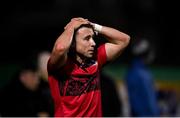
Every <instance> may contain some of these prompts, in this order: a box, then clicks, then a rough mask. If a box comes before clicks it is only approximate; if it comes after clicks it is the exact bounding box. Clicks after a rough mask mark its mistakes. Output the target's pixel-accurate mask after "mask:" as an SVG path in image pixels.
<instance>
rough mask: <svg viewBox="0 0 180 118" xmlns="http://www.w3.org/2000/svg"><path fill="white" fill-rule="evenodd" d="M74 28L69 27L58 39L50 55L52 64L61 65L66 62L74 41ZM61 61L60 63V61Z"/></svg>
mask: <svg viewBox="0 0 180 118" xmlns="http://www.w3.org/2000/svg"><path fill="white" fill-rule="evenodd" d="M73 34H74V29H73V28H72V29H71V28H68V29H65V30H64V32H63V33H62V34H61V35H60V36H59V37H58V39H57V40H56V42H55V44H54V47H53V50H52V54H51V57H50V63H51V65H58V66H61V65H63V63H65V60H66V58H67V52H68V50H69V47H70V45H71V43H72V38H73ZM59 62H60V63H59Z"/></svg>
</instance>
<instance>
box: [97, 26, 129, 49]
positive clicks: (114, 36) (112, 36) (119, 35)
mask: <svg viewBox="0 0 180 118" xmlns="http://www.w3.org/2000/svg"><path fill="white" fill-rule="evenodd" d="M99 33H100V34H102V35H103V36H105V37H106V39H107V40H108V41H109V42H110V43H113V44H116V45H121V46H123V47H126V46H127V45H128V43H129V40H130V36H129V35H127V34H125V33H123V32H121V31H118V30H116V29H114V28H110V27H106V26H102V29H101V31H99Z"/></svg>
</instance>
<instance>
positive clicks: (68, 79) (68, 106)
mask: <svg viewBox="0 0 180 118" xmlns="http://www.w3.org/2000/svg"><path fill="white" fill-rule="evenodd" d="M105 63H106V52H105V45H101V46H100V47H99V48H98V50H97V55H96V58H95V60H90V61H89V62H88V64H89V65H88V64H87V65H86V66H84V67H81V66H82V65H81V64H78V63H77V62H76V61H74V60H71V59H67V63H66V64H65V66H63V67H62V68H61V69H59V70H57V71H56V72H50V70H48V74H49V77H48V80H49V84H50V89H51V94H52V97H53V99H54V103H55V117H59V116H67V117H75V116H81V117H97V116H98V117H100V116H102V106H101V90H100V78H99V71H100V69H101V67H102V65H104V64H105Z"/></svg>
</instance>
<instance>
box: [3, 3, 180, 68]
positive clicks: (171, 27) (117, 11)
mask: <svg viewBox="0 0 180 118" xmlns="http://www.w3.org/2000/svg"><path fill="white" fill-rule="evenodd" d="M178 7H179V6H178V4H177V1H158V0H136V1H132V0H76V1H75V0H26V1H24V0H16V1H14V0H8V1H1V3H0V14H1V22H0V39H1V43H0V54H1V56H0V62H1V63H3V64H5V63H19V62H23V61H24V60H26V59H28V58H29V57H30V55H33V54H36V53H37V52H39V51H41V50H49V51H51V49H52V47H53V44H54V42H55V40H56V38H57V37H58V36H59V35H60V34H61V33H62V31H63V27H64V26H65V25H66V24H67V23H68V22H69V21H70V19H71V18H72V17H84V18H88V19H89V20H90V21H92V22H96V23H99V24H102V25H106V26H111V27H115V28H117V29H119V30H121V31H123V32H126V33H127V34H129V35H130V36H131V40H133V39H134V37H136V36H142V37H146V38H148V40H150V41H152V42H153V43H154V44H155V48H156V60H155V62H154V64H156V65H162V66H179V64H180V63H179V60H180V56H179V53H178V52H179V49H180V48H179V42H180V41H179V40H180V39H179V36H178V34H179V27H178V24H179V20H178V15H179V11H178ZM121 58H122V59H123V61H124V62H125V63H126V62H127V60H128V59H129V58H130V56H129V54H128V49H127V50H126V53H124V55H122V57H121Z"/></svg>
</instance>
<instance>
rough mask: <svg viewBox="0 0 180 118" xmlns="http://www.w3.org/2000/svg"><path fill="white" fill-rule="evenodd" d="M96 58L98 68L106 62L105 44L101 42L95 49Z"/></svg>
mask: <svg viewBox="0 0 180 118" xmlns="http://www.w3.org/2000/svg"><path fill="white" fill-rule="evenodd" d="M97 60H98V65H99V68H102V66H103V65H104V64H105V63H106V62H107V55H106V50H105V44H102V45H100V46H99V47H98V49H97Z"/></svg>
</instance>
